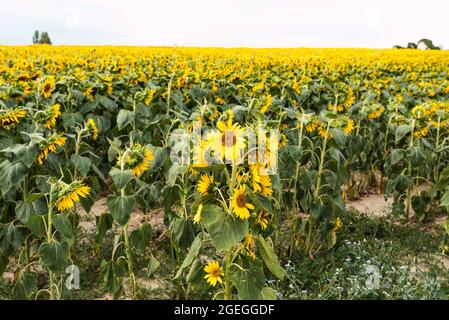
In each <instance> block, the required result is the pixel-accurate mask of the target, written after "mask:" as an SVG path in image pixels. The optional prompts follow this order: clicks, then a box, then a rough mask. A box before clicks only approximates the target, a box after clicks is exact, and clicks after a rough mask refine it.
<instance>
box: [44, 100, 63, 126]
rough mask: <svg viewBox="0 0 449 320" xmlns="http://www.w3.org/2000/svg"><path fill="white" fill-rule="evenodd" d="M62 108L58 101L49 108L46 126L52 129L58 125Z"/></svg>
mask: <svg viewBox="0 0 449 320" xmlns="http://www.w3.org/2000/svg"><path fill="white" fill-rule="evenodd" d="M60 109H61V106H60V105H59V104H58V103H57V104H54V105H53V106H49V107H48V108H47V116H46V122H45V124H44V126H45V128H47V129H48V130H51V128H53V127H54V126H55V125H56V119H58V117H59V116H60V115H61V111H60Z"/></svg>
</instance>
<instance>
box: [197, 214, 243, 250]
mask: <svg viewBox="0 0 449 320" xmlns="http://www.w3.org/2000/svg"><path fill="white" fill-rule="evenodd" d="M202 221H203V224H204V226H205V227H206V229H207V231H208V232H209V234H210V237H211V238H212V242H213V243H214V245H215V247H216V248H217V250H219V251H221V250H229V249H230V248H232V246H234V245H235V244H237V243H239V242H240V241H241V240H242V239H243V238H244V237H245V235H246V234H247V233H248V221H247V220H240V219H238V218H235V217H234V216H232V215H230V214H226V213H225V212H224V211H223V209H222V208H220V207H218V206H214V205H205V206H204V207H203V212H202Z"/></svg>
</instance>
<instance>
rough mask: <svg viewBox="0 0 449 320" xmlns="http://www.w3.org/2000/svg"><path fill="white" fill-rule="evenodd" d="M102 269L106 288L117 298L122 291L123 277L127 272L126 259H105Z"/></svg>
mask: <svg viewBox="0 0 449 320" xmlns="http://www.w3.org/2000/svg"><path fill="white" fill-rule="evenodd" d="M100 269H101V272H102V274H103V281H104V282H105V285H106V288H107V289H108V290H109V292H111V293H112V294H113V295H114V298H117V296H118V295H119V294H120V292H121V291H122V277H123V276H124V274H125V272H126V262H125V260H124V259H120V260H118V261H117V262H115V261H105V260H103V261H102V262H101V266H100Z"/></svg>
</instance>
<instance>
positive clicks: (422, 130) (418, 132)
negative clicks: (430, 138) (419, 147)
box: [413, 126, 429, 138]
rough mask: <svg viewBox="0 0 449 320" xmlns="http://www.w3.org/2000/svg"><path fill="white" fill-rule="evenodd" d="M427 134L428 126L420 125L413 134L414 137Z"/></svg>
mask: <svg viewBox="0 0 449 320" xmlns="http://www.w3.org/2000/svg"><path fill="white" fill-rule="evenodd" d="M428 134H429V126H425V127H422V128H420V129H416V130H415V131H414V133H413V135H414V136H415V137H416V138H423V137H425V136H427V135H428Z"/></svg>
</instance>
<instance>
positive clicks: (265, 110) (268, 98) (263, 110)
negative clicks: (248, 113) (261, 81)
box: [260, 94, 273, 113]
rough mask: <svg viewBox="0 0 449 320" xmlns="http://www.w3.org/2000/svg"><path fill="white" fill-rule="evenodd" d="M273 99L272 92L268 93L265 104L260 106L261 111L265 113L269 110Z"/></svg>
mask: <svg viewBox="0 0 449 320" xmlns="http://www.w3.org/2000/svg"><path fill="white" fill-rule="evenodd" d="M272 101H273V99H272V98H271V94H268V95H267V97H266V99H265V104H264V105H263V106H262V108H260V112H262V113H265V112H267V111H268V108H269V107H271V104H272V103H273V102H272Z"/></svg>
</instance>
